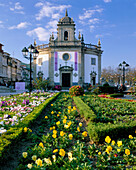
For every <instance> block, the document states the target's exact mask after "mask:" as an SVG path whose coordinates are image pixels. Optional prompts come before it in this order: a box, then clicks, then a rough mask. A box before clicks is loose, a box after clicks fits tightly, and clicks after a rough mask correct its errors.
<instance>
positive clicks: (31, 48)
mask: <svg viewBox="0 0 136 170" xmlns="http://www.w3.org/2000/svg"><path fill="white" fill-rule="evenodd" d="M28 53H30V57H29V56H28ZM22 54H23V56H24V57H25V58H26V59H28V60H30V90H29V92H31V91H32V59H33V60H35V59H36V58H37V57H38V55H39V52H38V51H37V49H35V47H34V46H33V45H32V44H31V45H30V46H29V47H28V49H27V48H26V47H24V48H23V50H22Z"/></svg>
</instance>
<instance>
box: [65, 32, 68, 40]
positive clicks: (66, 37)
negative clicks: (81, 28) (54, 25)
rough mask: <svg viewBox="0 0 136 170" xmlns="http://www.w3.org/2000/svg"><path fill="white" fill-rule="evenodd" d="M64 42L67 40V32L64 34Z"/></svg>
mask: <svg viewBox="0 0 136 170" xmlns="http://www.w3.org/2000/svg"><path fill="white" fill-rule="evenodd" d="M64 40H65V41H67V40H68V32H67V31H65V32H64Z"/></svg>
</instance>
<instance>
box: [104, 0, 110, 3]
mask: <svg viewBox="0 0 136 170" xmlns="http://www.w3.org/2000/svg"><path fill="white" fill-rule="evenodd" d="M111 1H112V0H104V2H105V3H108V2H111Z"/></svg>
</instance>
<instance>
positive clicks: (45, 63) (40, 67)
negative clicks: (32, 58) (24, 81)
mask: <svg viewBox="0 0 136 170" xmlns="http://www.w3.org/2000/svg"><path fill="white" fill-rule="evenodd" d="M39 58H41V59H42V62H41V64H40V63H38V60H39ZM36 64H37V69H36V70H37V73H38V72H39V71H42V72H43V78H45V79H47V78H48V77H49V54H40V55H39V56H38V58H37V60H36ZM36 76H37V75H36Z"/></svg>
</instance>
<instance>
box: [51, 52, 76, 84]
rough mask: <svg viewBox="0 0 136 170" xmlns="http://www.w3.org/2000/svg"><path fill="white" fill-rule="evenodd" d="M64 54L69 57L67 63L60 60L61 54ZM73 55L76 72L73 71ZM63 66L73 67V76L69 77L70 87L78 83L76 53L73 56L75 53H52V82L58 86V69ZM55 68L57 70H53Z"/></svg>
mask: <svg viewBox="0 0 136 170" xmlns="http://www.w3.org/2000/svg"><path fill="white" fill-rule="evenodd" d="M65 53H68V54H69V56H70V58H69V60H68V61H65V60H63V58H62V56H63V54H65ZM75 55H77V70H75V67H76V66H75ZM55 58H57V59H55ZM56 62H57V63H56ZM55 64H56V66H55ZM63 66H70V67H73V69H74V70H73V74H72V75H71V81H72V85H75V84H77V83H78V53H77V52H76V54H75V52H69V51H63V52H55V53H54V82H55V84H60V82H61V80H60V71H59V68H60V67H63ZM55 67H57V69H55Z"/></svg>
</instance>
